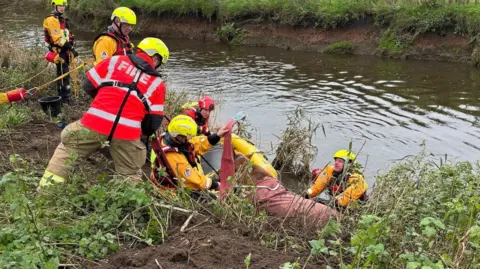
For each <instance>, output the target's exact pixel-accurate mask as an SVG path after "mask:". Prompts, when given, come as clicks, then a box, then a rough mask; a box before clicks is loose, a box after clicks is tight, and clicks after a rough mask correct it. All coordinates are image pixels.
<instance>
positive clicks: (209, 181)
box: [205, 177, 212, 190]
mask: <svg viewBox="0 0 480 269" xmlns="http://www.w3.org/2000/svg"><path fill="white" fill-rule="evenodd" d="M211 186H212V179H211V178H209V177H207V182H205V189H207V190H208V189H210V187H211Z"/></svg>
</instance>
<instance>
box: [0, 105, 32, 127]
mask: <svg viewBox="0 0 480 269" xmlns="http://www.w3.org/2000/svg"><path fill="white" fill-rule="evenodd" d="M0 114H1V115H2V117H1V118H0V129H5V128H10V127H13V126H16V125H21V124H24V123H27V122H29V121H30V120H31V119H32V110H31V108H30V107H28V106H22V105H19V104H11V105H2V106H0Z"/></svg>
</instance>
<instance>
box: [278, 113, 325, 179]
mask: <svg viewBox="0 0 480 269" xmlns="http://www.w3.org/2000/svg"><path fill="white" fill-rule="evenodd" d="M286 126H287V128H286V129H285V130H284V131H283V133H282V136H281V137H279V140H280V141H281V142H280V143H279V145H278V147H277V150H276V156H275V159H274V160H273V162H272V165H273V166H274V167H275V169H277V170H278V171H280V172H290V173H293V174H294V175H295V176H296V177H299V178H301V180H302V181H304V179H306V178H309V177H310V176H311V172H310V171H311V168H310V164H311V163H312V161H313V160H314V158H315V156H316V155H317V148H316V147H315V146H314V145H312V139H313V136H314V135H315V133H316V131H317V129H318V128H319V127H320V124H317V123H314V122H313V121H312V120H311V119H307V118H306V116H305V111H304V110H302V109H301V108H300V107H297V108H295V110H294V111H293V112H289V113H287V124H286Z"/></svg>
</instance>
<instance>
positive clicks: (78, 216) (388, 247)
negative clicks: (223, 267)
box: [0, 155, 480, 268]
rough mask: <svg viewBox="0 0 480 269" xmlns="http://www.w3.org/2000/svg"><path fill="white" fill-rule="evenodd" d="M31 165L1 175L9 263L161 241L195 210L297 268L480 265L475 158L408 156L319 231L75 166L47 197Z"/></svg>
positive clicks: (2, 248) (238, 200)
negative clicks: (292, 257)
mask: <svg viewBox="0 0 480 269" xmlns="http://www.w3.org/2000/svg"><path fill="white" fill-rule="evenodd" d="M31 164H32V163H31V162H30V161H29V160H28V159H22V158H21V157H19V156H14V155H13V156H11V157H10V162H9V165H10V167H11V172H10V173H7V174H6V175H4V176H3V178H2V179H1V181H0V190H1V193H0V201H1V203H0V209H1V210H0V212H1V213H0V257H1V259H0V265H1V266H2V268H18V267H21V268H33V267H34V266H35V265H42V268H56V267H55V266H56V265H58V264H59V263H77V264H78V263H82V262H85V261H86V259H89V260H99V259H101V258H103V257H104V256H105V255H107V254H109V253H112V252H116V251H118V250H120V249H124V248H131V247H141V246H145V245H152V244H157V245H158V244H160V245H161V244H162V242H164V241H165V240H168V238H169V231H171V230H172V229H173V228H176V229H177V231H178V227H175V225H180V224H182V223H183V222H184V221H185V217H183V218H181V219H182V220H181V222H180V224H172V216H173V218H175V217H179V216H180V217H182V216H185V212H186V216H188V215H190V214H192V213H193V212H194V211H195V212H197V214H201V215H203V216H208V217H209V218H210V219H211V221H210V223H212V222H213V223H223V224H222V225H223V226H224V227H226V229H227V231H226V232H225V233H227V234H228V233H232V234H234V233H235V230H237V229H238V227H239V225H241V227H242V230H243V233H247V234H249V236H250V237H251V238H253V239H255V240H258V244H262V245H264V246H267V247H270V248H274V249H285V250H287V251H289V252H298V253H303V257H304V258H303V259H301V260H299V261H291V264H290V265H291V266H292V267H290V268H302V267H303V266H307V265H313V264H325V265H329V266H331V268H405V265H406V268H478V264H479V262H480V261H479V256H478V255H477V253H478V251H479V250H480V249H479V248H480V221H479V217H480V215H479V214H480V187H479V185H478V181H479V178H478V175H479V172H480V170H479V167H478V166H476V167H473V165H472V164H471V163H468V162H464V163H456V164H442V165H441V166H439V167H437V166H436V165H439V164H436V165H435V164H434V163H433V162H431V161H430V160H428V159H427V158H425V156H417V157H415V158H410V159H407V160H405V161H404V162H402V163H401V164H398V165H396V166H394V167H393V168H392V170H390V171H389V172H387V173H385V174H383V175H381V176H379V177H378V178H377V186H376V188H375V189H374V191H373V193H372V196H371V200H370V201H369V202H368V203H367V204H366V205H365V206H364V207H362V208H356V209H352V210H350V211H348V212H346V213H345V215H344V216H343V217H342V219H341V220H340V222H339V223H334V222H332V223H330V224H329V225H328V226H327V227H326V228H325V229H323V230H322V231H318V233H317V234H316V235H315V234H314V233H308V232H306V231H302V232H301V233H300V232H295V230H294V229H292V227H291V226H289V225H288V224H283V221H282V220H275V219H273V218H269V217H267V216H266V214H265V213H264V212H258V211H256V210H253V208H252V206H251V205H250V203H249V202H248V201H247V200H245V199H244V198H242V197H241V196H237V195H231V196H230V198H229V200H228V201H227V203H226V204H224V205H220V204H218V203H216V202H215V203H211V204H206V205H205V204H203V205H200V204H197V203H195V202H194V201H192V200H190V199H189V198H188V196H187V195H186V194H180V195H178V196H176V197H174V198H169V197H165V196H159V195H158V194H157V193H156V192H155V191H154V190H153V189H152V186H151V185H150V184H149V183H145V184H139V185H136V186H132V185H131V184H130V183H128V182H127V181H124V180H121V178H118V177H115V178H112V177H110V176H107V175H106V174H98V173H95V171H92V170H91V168H88V166H80V167H77V168H76V169H75V171H72V175H73V176H72V179H71V180H70V181H69V183H68V184H63V185H58V186H56V187H54V188H50V189H48V191H44V192H43V194H39V193H37V192H36V191H35V189H36V187H37V186H38V170H39V169H40V168H41V167H35V166H32V165H31ZM92 175H93V176H92ZM171 206H173V207H174V208H173V209H172V208H170V207H171ZM177 223H178V222H177ZM273 223H276V224H273ZM272 227H275V228H272ZM237 231H238V230H237ZM297 231H300V230H297ZM308 253H310V254H308ZM305 258H306V259H305ZM281 265H282V264H278V266H281ZM239 267H241V266H239ZM287 268H288V267H287Z"/></svg>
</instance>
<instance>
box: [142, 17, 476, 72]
mask: <svg viewBox="0 0 480 269" xmlns="http://www.w3.org/2000/svg"><path fill="white" fill-rule="evenodd" d="M139 21H141V25H142V27H143V28H142V29H141V30H140V31H141V33H140V34H139V33H138V32H137V34H138V35H140V36H143V35H153V36H158V37H160V38H162V37H163V38H185V39H199V40H215V41H218V42H225V43H230V44H232V45H244V46H267V47H278V48H284V49H287V50H305V51H317V52H327V53H328V52H331V53H347V54H358V55H375V56H380V57H386V58H401V59H427V60H441V61H450V62H464V63H474V62H475V59H472V53H473V51H474V47H475V46H474V45H472V44H469V43H470V40H469V39H468V38H466V37H461V36H459V35H456V34H455V33H454V32H453V31H449V32H446V33H445V34H442V35H440V34H436V33H425V34H419V35H417V36H416V37H415V38H414V39H413V41H412V43H411V45H410V46H408V47H406V48H404V49H402V50H401V51H399V50H397V49H395V48H389V47H388V45H389V44H388V43H387V45H383V47H382V46H381V42H382V40H384V39H385V37H384V30H382V29H379V28H377V27H375V26H373V25H372V24H371V23H369V22H368V21H366V22H357V23H354V24H352V25H350V26H346V27H343V28H336V29H329V30H325V29H319V28H313V27H302V26H288V25H280V24H276V23H268V22H260V23H258V22H252V21H248V20H245V21H238V22H235V23H233V24H231V23H227V24H221V23H218V22H216V21H214V20H206V19H202V18H196V17H191V16H189V17H172V16H162V17H157V16H151V15H149V16H143V17H140V18H139ZM137 31H138V28H137ZM395 42H396V41H394V42H393V44H395ZM345 46H347V48H346V49H345ZM385 46H386V47H385ZM392 46H396V45H392ZM473 58H475V57H473Z"/></svg>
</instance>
